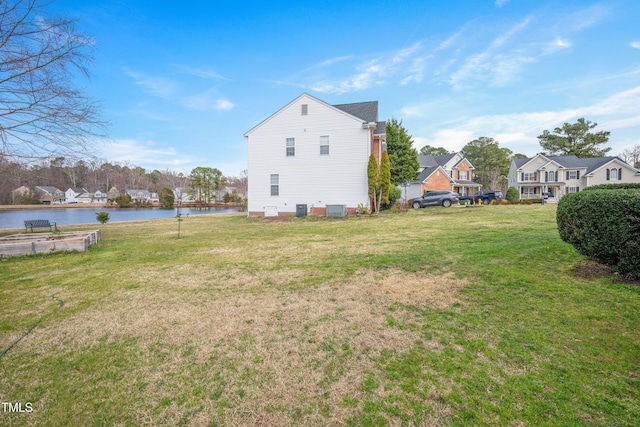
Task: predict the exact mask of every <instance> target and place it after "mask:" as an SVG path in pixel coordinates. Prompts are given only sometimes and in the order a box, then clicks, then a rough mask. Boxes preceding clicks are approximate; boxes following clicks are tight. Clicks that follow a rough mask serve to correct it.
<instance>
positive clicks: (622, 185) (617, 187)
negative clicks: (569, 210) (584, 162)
mask: <svg viewBox="0 0 640 427" xmlns="http://www.w3.org/2000/svg"><path fill="white" fill-rule="evenodd" d="M635 188H638V189H640V183H630V182H627V183H620V184H598V185H592V186H591V187H585V188H584V190H582V191H591V190H631V189H635Z"/></svg>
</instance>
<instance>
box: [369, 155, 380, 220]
mask: <svg viewBox="0 0 640 427" xmlns="http://www.w3.org/2000/svg"><path fill="white" fill-rule="evenodd" d="M378 172H379V170H378V162H376V157H375V156H374V155H373V153H371V155H370V156H369V164H368V165H367V178H368V183H369V199H370V200H371V212H377V210H376V203H377V201H378V197H377V194H378Z"/></svg>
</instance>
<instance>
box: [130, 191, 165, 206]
mask: <svg viewBox="0 0 640 427" xmlns="http://www.w3.org/2000/svg"><path fill="white" fill-rule="evenodd" d="M127 194H128V195H129V196H131V202H133V203H159V198H158V193H152V192H149V191H147V190H127Z"/></svg>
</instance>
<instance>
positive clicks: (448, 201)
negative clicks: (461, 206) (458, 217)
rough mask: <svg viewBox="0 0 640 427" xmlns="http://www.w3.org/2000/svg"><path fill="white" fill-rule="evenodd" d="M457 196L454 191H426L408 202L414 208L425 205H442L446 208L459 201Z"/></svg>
mask: <svg viewBox="0 0 640 427" xmlns="http://www.w3.org/2000/svg"><path fill="white" fill-rule="evenodd" d="M459 197H460V196H459V195H458V193H456V192H455V191H449V190H442V191H427V192H426V193H425V194H424V195H423V196H422V197H416V198H415V199H412V200H411V202H410V203H411V206H413V208H414V209H420V208H424V207H425V206H444V207H445V208H448V207H449V206H451V205H452V204H454V203H458V202H460V199H459Z"/></svg>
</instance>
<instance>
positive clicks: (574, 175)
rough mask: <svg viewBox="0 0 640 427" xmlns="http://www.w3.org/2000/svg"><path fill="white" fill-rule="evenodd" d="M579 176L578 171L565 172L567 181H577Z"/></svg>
mask: <svg viewBox="0 0 640 427" xmlns="http://www.w3.org/2000/svg"><path fill="white" fill-rule="evenodd" d="M579 178H580V174H578V171H567V179H579Z"/></svg>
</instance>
